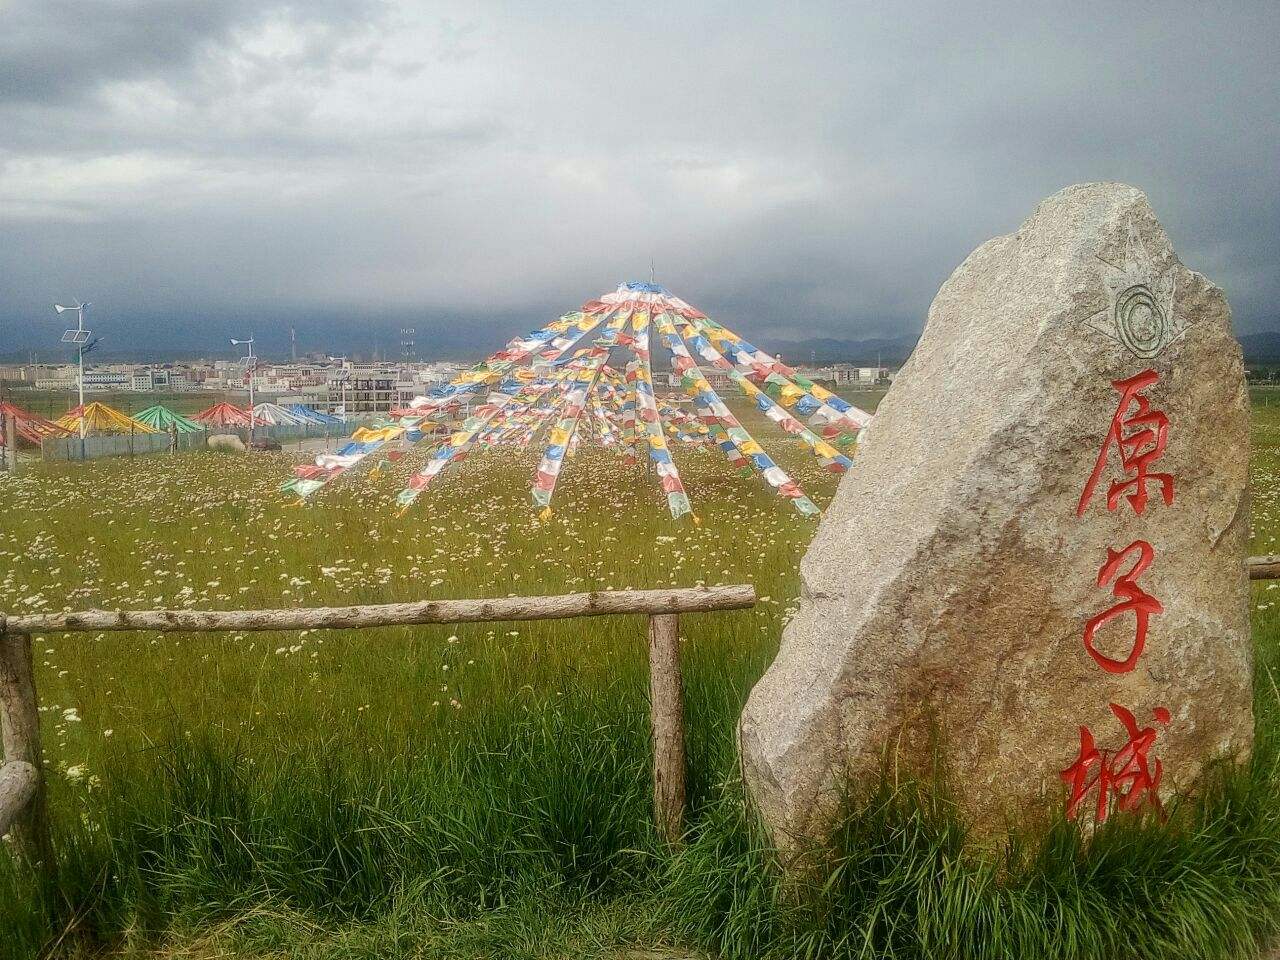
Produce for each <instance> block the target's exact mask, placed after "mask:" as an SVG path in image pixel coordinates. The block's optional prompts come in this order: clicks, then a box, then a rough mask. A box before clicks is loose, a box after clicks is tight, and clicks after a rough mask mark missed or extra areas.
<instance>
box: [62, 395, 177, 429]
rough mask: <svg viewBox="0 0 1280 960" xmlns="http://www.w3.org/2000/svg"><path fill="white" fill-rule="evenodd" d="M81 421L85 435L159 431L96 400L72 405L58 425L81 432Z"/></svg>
mask: <svg viewBox="0 0 1280 960" xmlns="http://www.w3.org/2000/svg"><path fill="white" fill-rule="evenodd" d="M81 421H83V423H84V433H85V436H90V435H93V434H100V433H158V432H159V431H157V430H156V429H154V428H153V427H150V426H148V425H147V424H145V423H142V422H141V421H139V420H135V419H134V418H133V417H131V416H129V415H128V414H124V413H121V412H120V411H119V410H117V409H115V408H114V407H109V406H107V405H106V404H105V403H100V402H98V401H97V400H95V401H94V402H93V403H87V404H85V405H84V406H82V407H72V408H71V409H70V410H68V411H67V412H66V413H65V414H63V415H62V416H60V417H59V418H58V420H57V423H58V426H60V427H62V428H63V429H64V430H66V431H68V432H69V433H79V432H80V425H81Z"/></svg>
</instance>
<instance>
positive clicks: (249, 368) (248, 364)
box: [231, 337, 258, 450]
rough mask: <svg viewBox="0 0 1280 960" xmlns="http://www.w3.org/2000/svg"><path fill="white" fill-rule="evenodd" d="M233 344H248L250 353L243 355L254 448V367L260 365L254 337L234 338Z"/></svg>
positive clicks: (250, 444)
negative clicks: (256, 354)
mask: <svg viewBox="0 0 1280 960" xmlns="http://www.w3.org/2000/svg"><path fill="white" fill-rule="evenodd" d="M231 345H232V346H233V347H238V346H241V345H245V346H248V348H249V355H248V356H247V357H241V359H242V360H243V361H244V370H245V376H246V377H248V380H249V449H250V450H252V449H253V421H254V420H255V419H256V418H255V417H254V415H253V368H254V367H256V366H257V365H258V358H257V357H255V356H254V355H253V337H250V338H249V339H248V340H236V339H232V341H231Z"/></svg>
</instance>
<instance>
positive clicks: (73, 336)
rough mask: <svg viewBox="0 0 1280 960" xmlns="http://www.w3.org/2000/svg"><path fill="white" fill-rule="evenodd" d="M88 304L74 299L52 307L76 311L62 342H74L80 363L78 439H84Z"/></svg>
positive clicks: (59, 310) (59, 309) (61, 311)
mask: <svg viewBox="0 0 1280 960" xmlns="http://www.w3.org/2000/svg"><path fill="white" fill-rule="evenodd" d="M87 306H89V304H87V303H81V302H80V301H79V300H77V301H76V305H75V306H74V307H64V306H63V305H62V304H60V303H55V304H54V305H53V309H55V310H57V311H58V312H59V313H65V312H66V311H68V310H74V311H75V312H76V328H75V329H74V330H66V331H64V332H63V334H62V342H63V343H74V344H75V345H76V354H77V359H78V361H79V365H80V377H79V384H80V439H81V440H83V439H84V345H85V343H87V342H88V340H89V331H88V330H86V329H85V328H84V309H85V307H87Z"/></svg>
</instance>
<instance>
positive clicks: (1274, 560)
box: [1249, 553, 1280, 580]
mask: <svg viewBox="0 0 1280 960" xmlns="http://www.w3.org/2000/svg"><path fill="white" fill-rule="evenodd" d="M1249 579H1250V580H1280V554H1275V553H1271V554H1268V555H1267V556H1265V557H1250V558H1249Z"/></svg>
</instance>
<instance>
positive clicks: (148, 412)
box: [133, 403, 204, 433]
mask: <svg viewBox="0 0 1280 960" xmlns="http://www.w3.org/2000/svg"><path fill="white" fill-rule="evenodd" d="M133 419H135V420H137V421H138V422H139V423H145V424H146V425H147V426H149V427H154V428H155V429H156V430H160V431H163V432H165V433H168V432H169V430H170V429H171V428H172V429H175V430H177V431H178V432H179V433H196V432H197V431H200V430H203V429H204V427H202V426H201V425H200V424H198V423H196V422H195V421H194V420H190V419H188V418H187V417H184V416H183V415H182V414H180V413H174V412H173V411H172V410H170V409H169V408H168V407H166V406H165V405H164V404H162V403H157V404H155V405H154V406H150V407H147V409H145V410H143V411H141V412H139V413H136V414H134V416H133Z"/></svg>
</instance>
